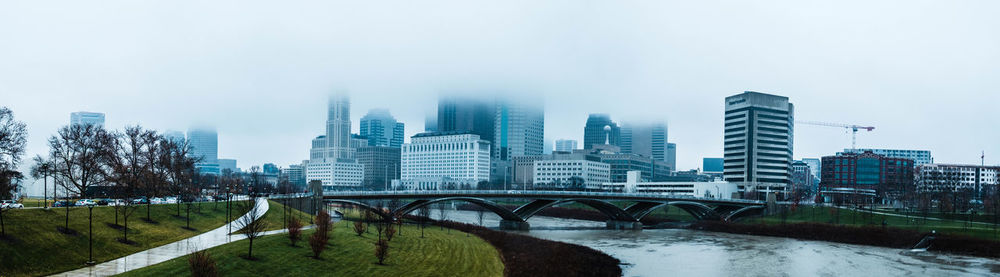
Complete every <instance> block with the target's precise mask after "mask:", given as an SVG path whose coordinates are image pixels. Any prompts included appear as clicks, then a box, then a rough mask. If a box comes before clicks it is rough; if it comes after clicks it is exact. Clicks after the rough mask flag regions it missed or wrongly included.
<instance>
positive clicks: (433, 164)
mask: <svg viewBox="0 0 1000 277" xmlns="http://www.w3.org/2000/svg"><path fill="white" fill-rule="evenodd" d="M490 154H491V151H490V143H489V141H486V140H484V139H480V137H479V135H476V134H473V133H471V132H469V131H464V132H431V133H420V134H416V135H414V136H412V137H410V143H405V144H403V147H402V159H401V164H400V167H401V168H402V172H401V173H400V174H401V176H400V177H401V178H400V179H401V180H400V182H399V184H400V185H401V186H402V188H403V189H419V190H441V189H460V188H475V187H477V185H478V184H479V182H481V181H486V180H488V179H489V176H490Z"/></svg>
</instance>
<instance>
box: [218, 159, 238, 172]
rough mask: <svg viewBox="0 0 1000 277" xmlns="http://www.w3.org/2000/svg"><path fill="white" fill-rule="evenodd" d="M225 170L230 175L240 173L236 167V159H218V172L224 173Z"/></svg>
mask: <svg viewBox="0 0 1000 277" xmlns="http://www.w3.org/2000/svg"><path fill="white" fill-rule="evenodd" d="M226 170H229V172H232V173H240V168H239V167H236V159H219V172H220V173H224V172H226Z"/></svg>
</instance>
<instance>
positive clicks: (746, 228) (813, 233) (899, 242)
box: [688, 221, 1000, 258]
mask: <svg viewBox="0 0 1000 277" xmlns="http://www.w3.org/2000/svg"><path fill="white" fill-rule="evenodd" d="M688 228H689V229H694V230H701V231H712V232H724V233H732V234H743V235H754V236H771V237H786V238H796V239H805V240H819V241H829V242H839V243H849V244H858V245H870V246H880V247H890V248H900V249H911V248H913V247H914V246H916V245H917V244H918V243H920V241H921V240H923V239H924V237H926V236H928V235H930V234H931V233H930V232H917V231H913V230H906V229H899V228H892V227H874V226H844V225H834V224H825V223H791V224H760V223H726V222H716V221H701V222H695V223H693V224H691V226H689V227H688ZM927 250H928V251H938V252H945V253H951V254H959V255H969V256H977V257H987V258H1000V242H997V241H991V240H984V239H978V238H972V237H965V236H960V235H950V234H934V240H933V242H931V243H930V247H929V248H927Z"/></svg>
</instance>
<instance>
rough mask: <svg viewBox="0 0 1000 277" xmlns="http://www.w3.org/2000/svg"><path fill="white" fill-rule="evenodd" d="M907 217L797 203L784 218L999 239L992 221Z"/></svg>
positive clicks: (776, 220)
mask: <svg viewBox="0 0 1000 277" xmlns="http://www.w3.org/2000/svg"><path fill="white" fill-rule="evenodd" d="M910 216H911V217H910V218H908V217H906V216H904V215H880V214H871V213H868V212H865V211H855V210H850V209H842V208H834V207H813V206H799V207H798V208H797V209H796V210H795V211H789V213H788V215H787V218H786V220H785V221H786V222H788V223H795V222H819V223H831V224H841V225H849V226H864V225H869V226H871V225H874V226H882V222H883V220H884V221H885V223H886V226H889V227H895V228H902V229H911V230H916V231H921V232H924V231H931V230H935V231H937V232H939V233H946V234H955V235H964V236H971V237H976V238H983V239H998V233H996V232H995V231H994V229H993V228H994V226H993V225H992V224H980V223H973V224H967V223H966V222H965V221H964V220H930V219H927V220H925V219H923V218H922V217H921V216H922V215H920V214H910ZM743 222H747V223H760V222H763V223H773V224H780V223H781V222H782V220H781V215H780V214H776V215H768V216H766V217H763V218H760V217H756V218H746V219H744V220H743Z"/></svg>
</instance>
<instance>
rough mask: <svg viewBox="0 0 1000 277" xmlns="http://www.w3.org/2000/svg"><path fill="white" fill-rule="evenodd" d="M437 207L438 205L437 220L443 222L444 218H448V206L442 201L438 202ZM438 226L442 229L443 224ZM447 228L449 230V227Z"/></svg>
mask: <svg viewBox="0 0 1000 277" xmlns="http://www.w3.org/2000/svg"><path fill="white" fill-rule="evenodd" d="M437 207H438V217H439V218H438V220H439V221H441V222H444V221H445V220H447V219H448V207H447V206H445V205H444V203H438V205H437ZM438 226H440V227H441V229H442V230H443V229H444V225H443V224H442V225H438ZM448 230H451V229H448ZM448 232H451V231H448Z"/></svg>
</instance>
